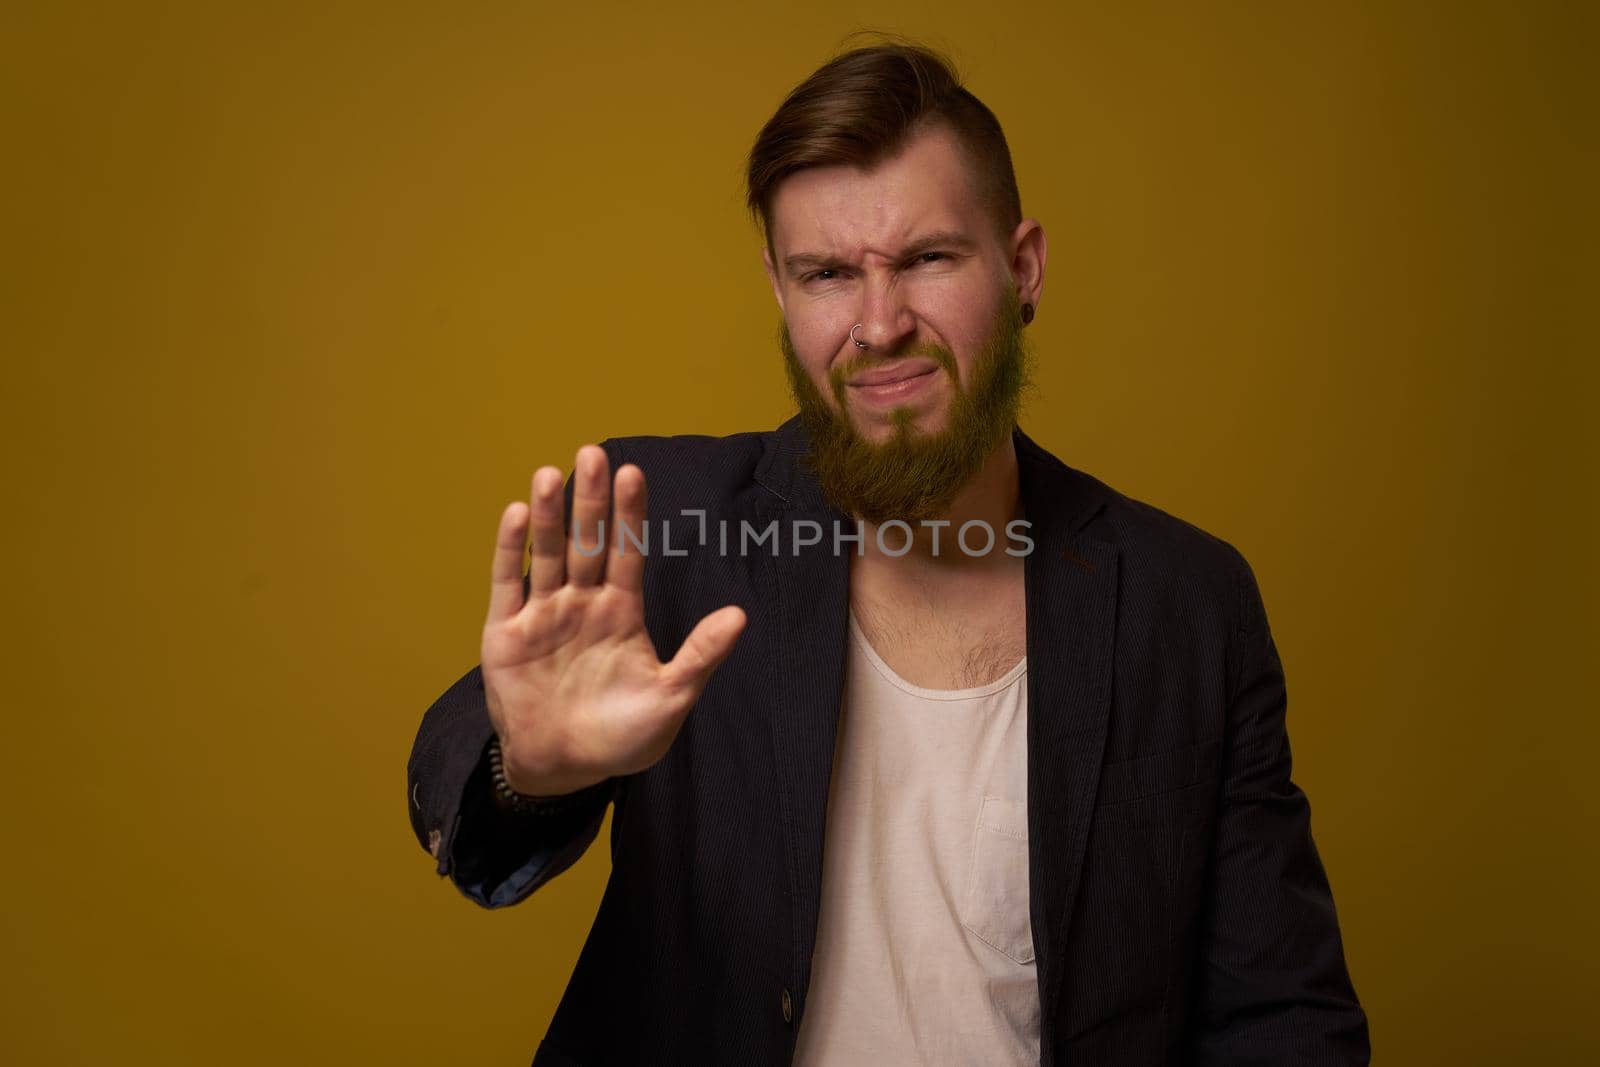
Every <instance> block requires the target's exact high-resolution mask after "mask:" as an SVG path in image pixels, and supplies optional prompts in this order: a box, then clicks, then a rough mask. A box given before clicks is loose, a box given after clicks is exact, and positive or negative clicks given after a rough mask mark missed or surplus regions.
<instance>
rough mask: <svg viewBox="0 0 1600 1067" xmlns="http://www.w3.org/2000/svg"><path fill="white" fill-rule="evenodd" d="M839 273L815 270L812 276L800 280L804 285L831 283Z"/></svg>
mask: <svg viewBox="0 0 1600 1067" xmlns="http://www.w3.org/2000/svg"><path fill="white" fill-rule="evenodd" d="M838 273H839V272H838V271H836V270H831V269H828V268H823V269H822V270H814V271H812V272H811V273H810V274H807V275H805V276H804V277H802V278H801V279H800V281H801V283H802V284H805V283H808V282H831V281H833V276H834V275H836V274H838Z"/></svg>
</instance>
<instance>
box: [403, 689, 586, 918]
mask: <svg viewBox="0 0 1600 1067" xmlns="http://www.w3.org/2000/svg"><path fill="white" fill-rule="evenodd" d="M493 736H494V727H493V726H492V725H490V722H489V709H488V705H487V703H486V702H485V699H484V693H483V674H482V672H481V670H480V668H478V667H473V668H472V670H470V671H468V672H467V673H466V674H465V675H464V676H462V678H461V679H460V680H459V681H457V682H456V683H455V684H454V685H452V686H451V687H450V688H449V689H448V690H446V691H445V693H444V695H443V696H441V697H439V699H438V700H436V701H434V703H433V706H432V707H430V708H429V709H428V711H427V713H426V714H424V715H423V717H422V725H421V727H420V728H419V729H418V731H417V738H416V741H415V743H414V744H413V745H412V747H411V759H410V761H409V763H408V764H407V768H406V771H407V774H406V776H407V780H408V788H409V804H408V807H409V809H410V813H411V828H412V830H413V831H414V832H415V833H416V836H417V841H418V843H419V844H421V845H422V847H423V848H424V849H426V850H427V851H428V852H429V854H430V855H432V856H433V857H434V860H435V861H436V870H437V871H438V873H439V874H440V875H445V876H448V877H449V878H450V880H451V881H452V882H453V883H454V884H455V886H456V888H458V889H460V890H461V892H462V893H464V894H465V895H466V896H467V897H468V898H469V899H471V900H472V901H474V902H475V903H477V904H479V905H481V906H483V907H485V908H500V907H505V906H506V905H508V904H515V903H517V902H518V901H520V900H522V899H524V898H525V897H527V896H528V895H529V894H531V893H532V892H533V891H534V890H536V889H538V888H539V887H540V886H542V885H544V883H546V882H548V881H549V880H550V879H552V878H554V877H555V876H556V875H558V874H560V873H561V872H562V871H564V870H566V869H567V868H568V867H570V866H572V865H573V864H574V863H576V862H577V860H578V857H580V856H582V855H583V853H584V851H585V850H586V849H587V848H588V847H589V845H590V843H591V842H593V841H594V839H595V836H596V835H597V834H598V833H599V831H600V824H601V822H602V821H603V819H604V817H605V810H606V805H607V804H608V803H610V801H611V799H612V797H613V795H614V792H615V786H616V780H615V779H608V780H607V781H605V782H601V783H599V784H597V785H594V786H590V787H589V788H588V789H586V790H584V792H585V793H586V794H587V798H586V800H585V802H584V803H583V804H582V805H581V806H579V807H576V808H570V809H565V810H561V811H556V812H546V813H537V812H528V813H521V812H508V811H506V810H504V809H503V808H501V807H500V806H499V805H498V804H496V803H495V802H494V795H493V786H492V785H491V783H490V778H489V770H488V758H487V749H488V744H489V739H490V738H491V737H493Z"/></svg>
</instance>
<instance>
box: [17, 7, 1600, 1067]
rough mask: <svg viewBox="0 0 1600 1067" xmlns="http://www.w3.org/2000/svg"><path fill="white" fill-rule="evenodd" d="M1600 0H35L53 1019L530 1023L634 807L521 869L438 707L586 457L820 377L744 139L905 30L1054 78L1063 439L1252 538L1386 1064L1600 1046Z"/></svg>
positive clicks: (34, 908)
mask: <svg viewBox="0 0 1600 1067" xmlns="http://www.w3.org/2000/svg"><path fill="white" fill-rule="evenodd" d="M252 8H253V9H256V10H251V9H252ZM324 8H336V10H324ZM1594 11H1595V5H1589V4H1561V5H1556V4H1550V5H1514V4H1505V5H1493V6H1487V5H1486V6H1483V7H1477V6H1467V5H1463V4H1444V3H1441V4H1436V5H1426V6H1418V5H1414V4H1405V5H1396V4H1387V3H1368V4H1337V3H1335V4H1326V5H1314V6H1307V5H1298V4H1278V3H1265V2H1264V3H1255V4H1216V5H1210V4H1176V3H1174V4H1170V5H1156V6H1148V5H1127V4H1117V5H1098V4H1093V5H1090V4H1083V5H1068V6H1060V5H1056V4H1043V3H1040V4H1034V5H1020V4H1014V3H1004V2H996V3H984V4H955V3H932V2H929V3H899V4H894V3H858V4H844V3H831V2H821V3H810V4H803V5H795V6H792V7H791V6H784V7H782V8H780V7H777V6H773V7H771V8H767V9H757V8H751V7H749V6H746V5H743V4H732V3H730V4H726V5H720V6H714V7H713V6H691V7H682V6H679V5H643V4H641V5H628V4H617V3H606V4H579V5H562V6H559V7H557V6H554V5H541V4H533V3H518V4H511V3H505V4H494V5H487V4H484V5H479V4H457V5H445V4H431V5H396V4H392V3H385V4H369V5H364V6H361V7H356V6H353V5H317V4H303V5H288V6H285V5H278V4H258V5H218V4H204V3H184V4H167V5H135V4H125V5H104V6H85V5H59V4H24V5H21V6H18V5H10V6H8V8H7V13H6V16H5V18H4V21H3V26H0V35H3V42H4V43H3V49H4V54H3V62H0V86H3V93H0V100H3V103H0V107H3V109H4V110H3V114H0V118H3V123H4V126H3V129H4V133H5V137H4V154H5V157H6V161H5V163H4V167H3V171H0V173H3V178H0V182H3V184H4V190H3V191H4V196H3V207H0V212H3V216H0V217H3V225H4V235H3V236H4V254H3V262H4V268H3V269H4V281H3V284H4V290H3V291H4V301H5V308H4V315H3V327H0V328H3V331H4V332H3V335H0V336H3V337H4V345H5V363H4V368H5V374H4V387H3V394H4V398H5V399H4V409H3V415H4V432H5V435H6V440H5V442H4V445H5V457H6V479H7V484H6V497H7V508H6V511H7V518H6V522H5V525H4V535H3V536H4V544H3V549H4V560H5V563H6V564H7V565H8V567H9V573H8V574H7V576H6V584H7V586H8V595H7V598H6V601H7V608H8V610H7V612H6V618H5V627H6V630H5V635H4V638H5V640H4V648H5V654H6V657H7V661H8V662H7V664H6V688H7V691H8V695H7V698H6V711H5V720H4V732H5V758H4V761H3V768H4V771H3V774H0V788H3V790H4V825H3V832H4V839H3V840H4V852H5V855H6V863H5V877H4V890H3V893H4V898H3V900H0V924H3V926H0V930H3V938H4V943H3V946H0V950H3V953H4V957H3V958H4V964H3V979H0V981H3V983H4V984H3V986H0V1012H3V1015H0V1059H3V1060H5V1061H6V1062H8V1063H18V1064H33V1063H70V1064H89V1063H112V1062H115V1063H130V1064H131V1063H140V1064H143V1063H149V1064H218V1063H227V1064H278V1063H288V1062H293V1063H307V1064H320V1063H329V1064H332V1063H385V1064H399V1063H416V1064H423V1063H427V1064H438V1063H452V1064H454V1063H474V1064H525V1063H526V1062H527V1060H528V1058H529V1057H530V1056H531V1054H532V1052H533V1049H534V1047H535V1045H536V1044H537V1042H538V1040H539V1038H540V1036H541V1035H542V1034H543V1032H544V1028H545V1027H546V1025H547V1024H548V1021H549V1019H550V1016H551V1013H552V1011H553V1010H554V1006H555V1003H556V1001H557V998H558V997H559V995H560V992H561V990H562V989H563V987H564V985H565V982H566V979H567V976H568V974H569V971H570V968H571V965H572V963H573V961H574V959H575V958H576V954H577V951H578V948H579V946H580V944H581V943H582V940H583V937H584V935H585V933H586V931H587V929H588V926H589V922H590V919H591V917H592V915H593V912H594V908H595V906H596V904H597V902H598V899H599V890H600V887H601V886H602V884H603V881H604V878H605V876H606V864H607V860H606V858H605V855H604V849H603V848H599V849H596V850H595V851H592V852H591V853H590V854H589V855H588V856H587V857H586V858H585V859H584V860H583V861H582V863H581V864H580V866H579V867H577V868H575V869H574V870H573V871H571V872H569V873H568V874H567V875H565V876H563V877H562V878H560V879H558V880H557V881H556V882H555V883H553V884H552V885H550V886H549V887H548V888H547V889H545V890H543V891H541V893H540V894H539V895H537V896H536V897H535V898H533V899H531V900H529V901H528V902H526V903H525V904H523V905H521V906H519V907H517V908H514V909H510V910H505V911H500V912H494V913H491V912H487V911H482V910H479V909H477V908H475V907H473V906H472V905H471V904H469V903H468V902H467V901H466V900H465V898H463V897H461V896H459V895H458V894H457V893H456V891H455V890H454V889H453V888H452V887H451V886H450V885H449V884H448V883H446V882H443V881H440V880H438V879H436V878H435V876H434V875H433V874H432V873H431V863H430V861H429V859H428V857H427V856H426V855H425V854H424V853H423V852H422V851H421V849H419V848H418V846H417V844H416V842H415V840H414V839H413V838H412V836H411V830H410V827H409V825H408V823H407V820H406V810H405V803H406V801H405V781H404V778H405V775H404V766H405V761H406V756H407V753H408V752H409V748H410V744H411V740H412V736H413V733H414V731H415V729H416V726H417V722H418V720H419V718H420V716H421V714H422V712H423V710H424V709H425V708H426V707H427V705H428V704H429V703H430V702H431V701H432V700H433V698H434V697H435V696H436V695H437V694H438V693H439V692H441V691H442V690H443V689H444V688H445V687H446V686H447V685H448V684H449V683H451V682H452V681H454V680H455V678H456V677H458V676H459V675H460V674H461V672H463V671H464V670H465V669H466V668H467V667H469V666H470V665H471V664H473V663H474V662H475V661H476V659H477V642H478V636H479V627H480V626H481V621H482V615H483V611H484V609H485V605H486V597H487V581H488V566H489V557H490V549H491V546H492V542H493V536H494V528H495V522H496V518H497V516H498V514H499V512H500V509H501V508H502V506H503V505H504V504H505V503H506V502H507V501H509V500H511V499H513V498H515V497H517V496H519V495H522V494H524V493H525V492H526V486H527V478H528V476H529V475H530V474H531V472H532V471H533V469H534V468H535V467H536V466H538V465H540V464H542V463H551V462H554V463H559V464H562V465H564V466H569V465H570V463H571V457H572V453H573V450H574V449H575V448H576V447H577V446H578V445H579V444H581V443H582V442H584V441H591V440H598V439H600V438H602V437H605V436H607V435H620V434H639V433H674V432H702V433H728V432H733V431H737V430H744V429H752V428H762V427H768V426H772V425H776V424H777V423H778V422H779V421H781V420H782V419H783V418H784V417H785V415H786V414H787V413H788V411H789V405H788V401H787V396H786V392H785V388H784V384H783V378H782V373H781V367H780V363H779V357H778V354H777V349H776V345H775V343H774V339H773V338H774V330H775V326H776V323H777V318H776V315H777V312H776V307H775V305H774V303H773V301H772V297H771V294H770V291H769V290H768V288H767V285H766V282H765V280H764V278H763V276H762V274H761V271H760V267H759V246H758V244H757V234H756V231H755V229H754V227H753V226H752V225H751V224H750V223H749V222H748V220H747V219H746V217H745V216H744V215H743V214H742V211H741V205H740V197H741V189H740V184H739V179H740V168H741V163H742V159H743V156H744V153H745V152H746V151H747V149H748V147H749V145H750V142H751V140H752V139H753V138H754V136H755V133H756V131H757V130H758V128H759V127H760V125H761V123H762V122H763V121H764V120H765V119H766V117H767V116H768V115H769V114H770V113H771V111H772V109H773V108H774V107H776V105H777V104H778V103H779V101H780V100H781V99H782V97H783V95H784V94H785V93H786V92H787V91H788V89H789V88H790V87H791V86H792V85H794V84H795V83H796V82H798V81H799V80H800V79H801V78H803V77H804V76H805V75H806V74H807V73H808V72H809V71H811V70H812V69H813V68H814V67H815V66H817V65H818V64H820V63H821V62H822V61H823V60H824V59H826V58H827V57H828V56H829V55H830V54H831V53H832V52H833V50H834V48H835V47H836V46H837V45H838V44H839V43H840V42H841V40H843V38H844V35H845V34H846V33H847V32H849V31H850V30H852V29H855V28H859V27H877V28H883V29H889V30H896V31H901V32H905V33H908V34H911V35H914V36H917V37H919V38H921V39H923V40H926V41H928V42H930V43H933V44H935V45H937V46H940V47H943V48H946V49H948V50H949V51H950V52H952V53H953V54H954V56H955V57H956V59H957V60H958V62H959V63H960V64H961V65H962V67H963V69H964V71H965V73H966V74H967V76H968V80H969V83H970V84H971V85H972V87H973V88H974V89H975V91H976V92H977V93H978V94H979V95H980V96H981V97H982V98H983V99H984V100H985V101H986V102H987V103H988V104H989V105H990V106H991V107H993V108H994V110H995V111H996V112H997V113H998V115H999V116H1000V118H1001V120H1002V122H1003V123H1004V125H1005V128H1006V132H1007V134H1008V136H1009V138H1010V140H1011V144H1012V146H1013V152H1014V156H1015V160H1016V164H1017V170H1018V174H1019V176H1020V182H1021V186H1022V195H1023V203H1024V208H1025V210H1026V212H1027V213H1029V214H1031V215H1035V216H1037V217H1039V218H1040V219H1042V220H1043V221H1044V223H1045V226H1046V228H1047V232H1048V235H1049V238H1050V259H1049V270H1048V279H1047V286H1046V292H1045V297H1044V300H1043V302H1042V305H1041V307H1040V313H1039V319H1038V320H1037V322H1036V323H1035V324H1034V326H1033V327H1032V330H1033V337H1034V339H1035V342H1036V344H1037V348H1038V352H1039V355H1040V373H1039V377H1038V381H1039V390H1040V393H1039V398H1038V400H1037V401H1036V402H1035V403H1034V404H1033V405H1032V407H1031V408H1030V409H1029V410H1028V412H1027V414H1026V416H1025V419H1024V423H1023V424H1024V426H1025V428H1027V429H1028V431H1029V432H1030V433H1031V434H1032V435H1033V436H1034V437H1035V438H1036V439H1038V440H1040V441H1041V442H1042V443H1043V444H1045V445H1046V446H1047V447H1049V448H1051V449H1052V450H1053V451H1055V452H1056V453H1057V454H1058V455H1060V456H1061V457H1062V458H1063V459H1064V460H1065V461H1066V462H1068V463H1070V464H1072V465H1074V466H1077V467H1079V468H1081V469H1084V470H1087V471H1089V472H1090V473H1093V474H1095V475H1097V476H1098V477H1100V478H1102V479H1105V480H1106V481H1108V482H1109V483H1110V484H1111V485H1113V486H1115V487H1117V488H1119V489H1121V490H1122V491H1124V492H1127V493H1130V494H1132V495H1133V496H1136V497H1139V498H1141V499H1144V500H1148V501H1150V502H1151V503H1154V504H1156V505H1158V506H1160V507H1162V508H1165V509H1166V510H1169V511H1172V512H1174V513H1176V514H1178V515H1180V516H1183V517H1184V518H1187V519H1189V520H1191V521H1193V522H1195V523H1197V524H1199V525H1201V526H1202V527H1204V528H1206V529H1208V530H1210V531H1212V532H1214V533H1216V534H1218V535H1219V536H1222V537H1224V538H1227V539H1228V540H1230V541H1232V542H1233V543H1234V544H1236V545H1237V546H1239V548H1240V549H1241V550H1242V551H1243V552H1244V553H1245V555H1246V556H1247V558H1249V559H1250V560H1251V562H1252V563H1253V564H1254V566H1255V568H1256V572H1257V575H1258V577H1259V578H1260V581H1261V584H1262V588H1263V592H1264V595H1265V597H1266V601H1267V607H1268V611H1269V613H1270V616H1271V620H1272V624H1273V628H1274V633H1275V634H1276V636H1277V640H1278V644H1279V648H1280V650H1281V652H1282V655H1283V659H1284V662H1285V667H1286V671H1287V677H1288V683H1289V693H1290V725H1291V735H1292V738H1293V741H1294V746H1295V753H1296V775H1297V778H1298V779H1299V781H1300V782H1301V783H1302V784H1303V785H1304V786H1305V788H1306V789H1307V791H1308V793H1309V795H1310V796H1311V799H1312V805H1313V811H1314V813H1315V819H1314V827H1315V831H1316V836H1317V841H1318V844H1319V845H1320V847H1321V850H1322V854H1323V857H1324V859H1325V860H1326V862H1327V865H1328V868H1329V870H1330V872H1331V877H1332V882H1333V887H1334V892H1335V896H1336V899H1337V902H1338V907H1339V913H1340V917H1341V919H1342V923H1343V929H1344V934H1345V938H1346V944H1347V952H1348V957H1349V962H1350V966H1351V969H1352V972H1353V975H1354V978H1355V981H1356V986H1357V989H1358V991H1359V993H1360V995H1361V997H1362V999H1363V1001H1364V1003H1365V1004H1366V1006H1367V1008H1368V1010H1369V1012H1370V1015H1371V1019H1372V1032H1373V1037H1374V1042H1375V1046H1376V1048H1377V1050H1378V1059H1379V1060H1380V1061H1382V1062H1385V1063H1394V1064H1450V1065H1460V1064H1506V1063H1550V1064H1568V1063H1575V1062H1578V1061H1579V1060H1580V1059H1582V1058H1583V1056H1584V1054H1585V1053H1587V1054H1588V1055H1593V1054H1594V1053H1595V1052H1596V1051H1597V1050H1600V1037H1597V1030H1600V1025H1597V1024H1596V1022H1595V1009H1594V1003H1595V997H1596V993H1597V986H1600V982H1597V978H1600V962H1597V960H1600V955H1597V949H1600V938H1597V932H1600V919H1597V910H1596V907H1595V901H1596V900H1597V899H1600V863H1597V860H1596V845H1595V842H1596V836H1597V835H1596V818H1595V816H1596V810H1597V802H1596V799H1595V791H1594V788H1593V785H1592V779H1593V770H1592V768H1593V767H1594V765H1595V755H1594V754H1595V748H1596V742H1597V740H1600V738H1597V731H1596V726H1595V718H1596V712H1597V710H1600V700H1597V699H1596V695H1595V689H1596V684H1597V680H1596V678H1595V675H1594V666H1595V661H1596V655H1595V653H1596V648H1597V645H1600V642H1597V640H1596V638H1597V633H1596V625H1595V622H1596V608H1595V604H1596V596H1597V592H1600V590H1597V581H1596V567H1595V557H1594V552H1595V546H1596V544H1597V543H1600V530H1597V529H1596V527H1597V523H1596V509H1595V503H1594V496H1595V492H1596V489H1597V479H1596V467H1595V464H1594V459H1595V456H1596V455H1597V454H1600V448H1597V444H1600V442H1597V441H1596V433H1595V430H1594V427H1593V423H1592V419H1593V416H1594V409H1595V400H1596V375H1595V371H1594V368H1593V361H1594V357H1595V353H1596V347H1597V346H1596V345H1595V331H1594V308H1595V298H1596V295H1597V291H1600V287H1597V285H1596V282H1597V278H1596V271H1595V260H1596V248H1597V236H1600V235H1597V231H1596V225H1595V222H1596V216H1595V211H1594V190H1595V188H1596V178H1597V175H1596V173H1595V162H1596V139H1595V123H1594V116H1595V109H1594V102H1595V85H1594V79H1593V76H1592V74H1591V73H1590V69H1591V68H1590V64H1592V62H1593V56H1594V54H1595V52H1596V50H1597V49H1596V44H1597V39H1596V34H1595V29H1596V22H1595V18H1594V17H1593V12H1594ZM601 840H602V841H604V840H605V837H604V836H602V838H601Z"/></svg>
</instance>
